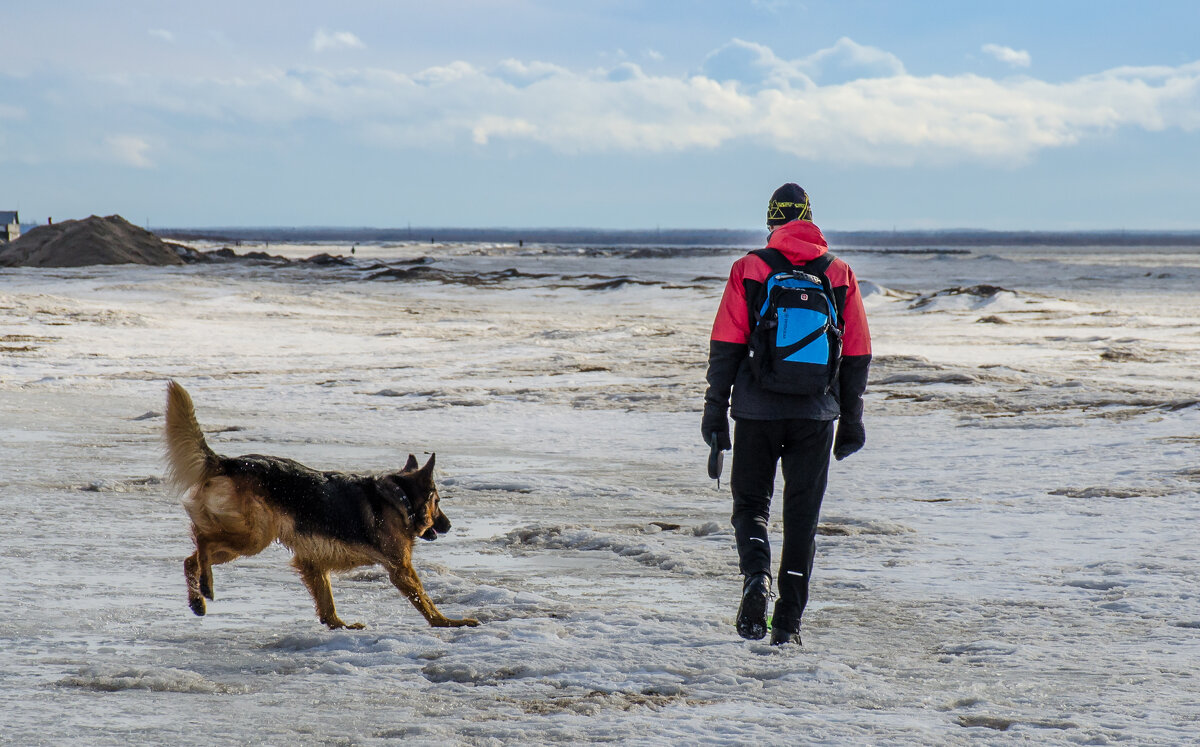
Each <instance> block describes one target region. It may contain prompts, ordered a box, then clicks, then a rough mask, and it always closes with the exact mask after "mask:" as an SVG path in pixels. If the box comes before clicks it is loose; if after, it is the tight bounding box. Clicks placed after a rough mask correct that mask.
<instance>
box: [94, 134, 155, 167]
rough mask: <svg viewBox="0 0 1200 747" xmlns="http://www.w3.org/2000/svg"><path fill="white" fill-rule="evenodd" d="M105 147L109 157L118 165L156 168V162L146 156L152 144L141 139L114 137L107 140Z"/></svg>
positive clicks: (129, 136)
mask: <svg viewBox="0 0 1200 747" xmlns="http://www.w3.org/2000/svg"><path fill="white" fill-rule="evenodd" d="M104 147H105V150H106V151H107V153H108V157H109V158H111V159H113V160H115V161H116V162H117V163H122V164H125V165H126V166H133V167H134V168H139V169H149V168H153V167H154V162H153V161H151V160H150V159H149V158H148V157H147V156H146V153H147V151H149V150H150V143H148V142H146V141H145V140H143V139H142V138H140V137H135V136H133V135H113V136H111V137H108V138H105V140H104Z"/></svg>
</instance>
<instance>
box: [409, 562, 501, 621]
mask: <svg viewBox="0 0 1200 747" xmlns="http://www.w3.org/2000/svg"><path fill="white" fill-rule="evenodd" d="M388 576H389V577H390V578H391V579H392V584H394V585H395V587H396V588H397V589H399V590H400V593H401V594H403V595H404V596H406V597H408V601H410V602H412V605H413V606H414V607H416V608H417V611H418V612H420V613H421V614H422V615H424V616H425V620H426V621H427V622H428V623H429V624H430V625H431V626H433V627H435V628H461V627H463V626H468V627H475V626H476V625H478V624H479V621H478V620H474V619H472V618H469V617H464V618H463V619H461V620H455V619H453V618H449V617H446V616H445V615H443V614H442V613H441V612H440V611H438V608H437V607H435V606H434V604H433V600H431V599H430V598H429V595H428V594H426V593H425V587H423V586H422V585H421V579H419V578H417V572H416V571H414V570H413V568H412V566H410V565H408V564H407V563H405V564H402V565H393V566H390V567H389V568H388Z"/></svg>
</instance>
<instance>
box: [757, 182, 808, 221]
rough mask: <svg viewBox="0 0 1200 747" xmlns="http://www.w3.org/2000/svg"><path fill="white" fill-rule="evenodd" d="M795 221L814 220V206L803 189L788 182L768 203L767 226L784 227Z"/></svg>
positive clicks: (776, 191)
mask: <svg viewBox="0 0 1200 747" xmlns="http://www.w3.org/2000/svg"><path fill="white" fill-rule="evenodd" d="M794 220H812V205H811V204H809V202H808V193H807V192H805V191H804V188H803V187H801V186H800V185H799V184H793V183H792V182H788V183H787V184H785V185H783V186H782V187H780V188H779V189H777V190H775V193H774V194H773V195H771V201H770V202H768V203H767V225H768V226H782V225H783V224H784V223H791V222H792V221H794Z"/></svg>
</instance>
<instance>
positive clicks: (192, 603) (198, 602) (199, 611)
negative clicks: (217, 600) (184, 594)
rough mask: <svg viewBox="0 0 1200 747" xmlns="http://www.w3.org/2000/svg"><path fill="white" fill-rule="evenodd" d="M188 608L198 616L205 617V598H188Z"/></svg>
mask: <svg viewBox="0 0 1200 747" xmlns="http://www.w3.org/2000/svg"><path fill="white" fill-rule="evenodd" d="M188 606H189V607H191V608H192V612H195V613H196V615H197V616H199V617H204V613H205V611H206V610H205V608H204V597H188Z"/></svg>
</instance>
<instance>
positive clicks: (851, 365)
mask: <svg viewBox="0 0 1200 747" xmlns="http://www.w3.org/2000/svg"><path fill="white" fill-rule="evenodd" d="M767 228H768V229H769V230H770V232H771V235H770V238H769V239H768V240H767V248H766V249H765V250H758V251H757V252H751V253H750V254H748V255H746V256H745V257H742V258H740V259H738V260H737V261H736V262H734V264H733V268H732V269H731V270H730V272H729V281H728V283H727V284H726V286H725V293H724V295H723V296H722V298H721V305H720V308H719V309H718V310H717V316H716V320H715V321H714V322H713V330H712V339H711V342H710V347H709V357H708V390H707V391H706V392H705V395H704V419H703V422H702V425H701V431H702V433H703V436H704V441H705V443H707V444H709V445H711V444H712V443H713V441H714V440H716V441H717V443H718V445H719V446H720V448H722V449H729V448H730V437H729V418H728V414H727V411H728V410H729V408H730V392H731V390H732V409H733V412H732V414H733V418H734V420H735V421H736V428H735V431H734V434H733V441H732V446H733V474H732V479H731V480H730V486H731V489H732V492H733V517H732V523H733V528H734V536H735V538H736V540H737V550H738V556H739V566H740V569H741V572H742V576H743V579H744V581H743V586H742V601H741V605H740V606H739V608H738V616H737V630H738V633H739V634H740V635H741V636H742V637H743V638H748V639H752V640H757V639H760V638H763V637H764V636H766V634H767V619H766V614H767V600H768V598H769V597H770V595H771V549H770V544H769V542H768V538H767V521H768V518H769V516H770V507H771V495H772V492H773V490H774V483H775V468H776V464H777V463H778V462H779V461H780V460H782V462H783V481H784V490H783V549H782V553H781V558H780V563H779V577H778V581H779V584H778V588H779V597H778V600H777V601H776V603H775V612H774V615H773V619H772V626H771V643H772V644H773V645H778V644H785V643H797V644H799V643H800V617H801V615H803V613H804V607H805V605H806V604H807V603H808V584H809V577H810V576H811V574H812V568H813V555H814V552H815V538H816V533H817V520H818V515H819V513H820V510H821V499H822V498H823V497H824V495H825V485H826V478H827V475H828V471H829V451H830V447H831V446H832V448H833V454H834V456H835V457H836V458H837V459H838V460H839V461H840V460H842V459H844V458H846V457H847V456H849V455H851V454H853V453H854V452H856V451H858V450H859V449H861V448H862V447H863V444H864V443H865V442H866V433H865V431H864V429H863V424H862V412H863V403H862V396H863V392H864V391H865V390H866V385H867V369H868V368H869V366H870V363H871V337H870V332H869V331H868V329H867V317H866V312H865V311H864V310H863V304H862V296H861V294H860V293H859V290H858V281H857V280H856V279H855V277H854V272H853V271H852V270H851V269H850V267H849V265H847V264H846V263H845V262H843V261H842V260H841V259H837V258H834V257H833V256H832V255H831V254H829V252H828V245H827V243H826V241H825V237H824V236H823V235H822V234H821V230H820V229H819V228H817V226H816V225H815V224H814V223H813V222H812V206H811V204H810V203H809V198H808V194H807V193H805V191H804V190H803V189H802V188H800V187H799V186H798V185H796V184H790V183H789V184H785V185H783V186H782V187H780V188H779V189H777V190H775V193H774V194H773V195H771V200H770V202H769V203H768V206H767ZM827 298H828V301H826V299H827ZM788 304H792V305H794V308H786V309H785V308H783V307H784V306H787V305H788ZM797 320H799V321H797ZM802 323H803V324H811V325H813V326H812V329H811V330H808V329H807V328H801V327H802ZM839 348H840V351H839ZM839 352H840V355H839ZM835 421H836V422H837V429H836V435H835V430H834V423H835Z"/></svg>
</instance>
